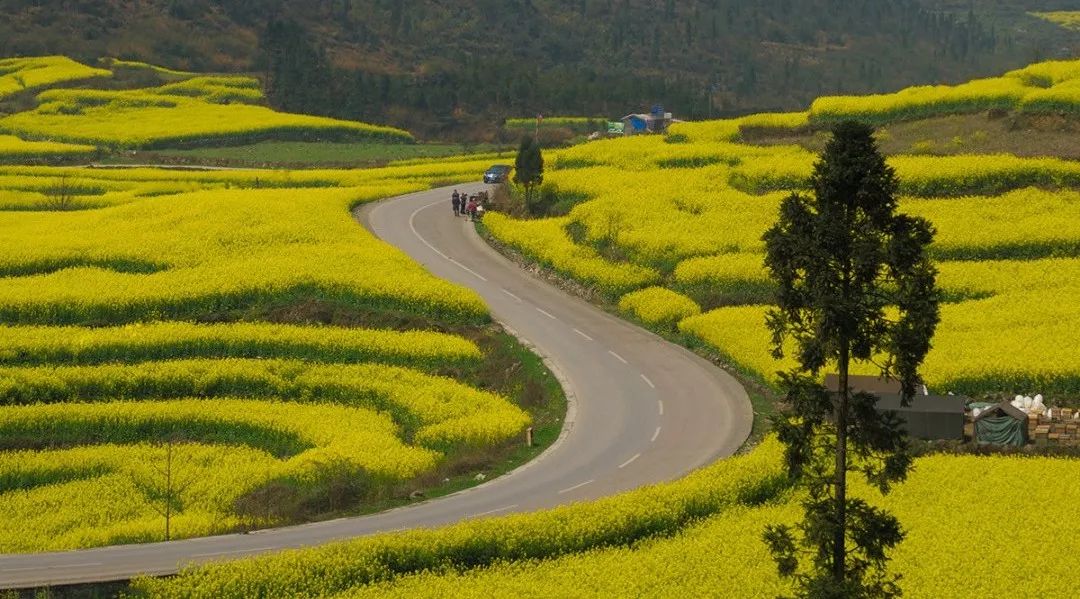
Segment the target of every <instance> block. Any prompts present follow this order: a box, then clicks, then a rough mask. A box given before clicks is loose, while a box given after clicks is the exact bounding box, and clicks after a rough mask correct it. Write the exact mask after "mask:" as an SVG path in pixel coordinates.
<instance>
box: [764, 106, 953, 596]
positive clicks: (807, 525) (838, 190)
mask: <svg viewBox="0 0 1080 599" xmlns="http://www.w3.org/2000/svg"><path fill="white" fill-rule="evenodd" d="M812 184H813V190H814V196H813V197H804V196H802V195H800V194H793V195H791V196H789V197H788V198H787V199H785V200H784V202H783V203H782V204H781V207H780V218H779V221H778V222H777V223H776V225H774V226H773V227H772V228H771V229H769V231H768V232H766V234H765V236H764V240H765V244H766V250H767V256H766V260H765V263H766V266H767V267H768V269H769V271H770V273H771V276H772V278H773V279H774V280H776V282H777V283H778V285H779V292H778V296H777V300H778V301H777V304H778V306H777V307H776V308H775V309H772V310H771V311H770V312H769V313H768V316H767V324H768V327H769V329H770V331H771V332H772V343H773V354H774V356H776V357H777V358H779V357H782V356H783V354H784V352H785V351H786V349H785V347H787V348H789V349H791V350H792V353H793V355H794V357H795V359H796V361H797V363H798V366H797V367H796V368H795V369H794V370H793V371H791V372H788V373H781V375H780V376H781V383H782V387H783V389H784V390H785V392H786V398H785V404H786V407H785V408H784V410H782V411H781V413H780V414H779V415H778V416H777V417H775V418H774V425H775V430H776V432H777V435H778V437H779V439H780V441H781V442H782V443H783V444H784V445H785V453H784V455H785V462H786V466H787V470H788V473H789V475H790V476H791V477H792V478H793V479H794V480H796V481H798V482H799V483H800V484H802V485H803V486H804V487H805V488H806V490H807V498H806V499H805V501H804V502H803V507H804V510H805V519H804V520H803V521H802V522H801V523H800V524H799V525H798V529H799V532H801V535H800V538H798V539H797V538H796V535H795V532H794V530H793V529H792V528H790V527H788V526H782V525H773V526H769V527H767V529H766V531H765V534H764V538H765V541H766V543H767V544H768V545H769V547H770V549H771V551H772V552H773V555H774V558H775V559H776V562H777V565H778V567H779V571H780V574H781V575H783V576H790V577H794V579H795V582H796V589H797V592H798V595H799V596H803V597H830V598H831V597H836V598H840V597H844V598H851V597H892V596H897V595H899V594H900V589H899V585H898V582H899V581H898V577H895V576H891V575H889V574H888V573H887V572H886V571H885V566H886V561H887V556H886V552H887V551H888V550H889V549H890V548H892V547H894V546H896V544H897V543H899V542H900V541H901V540H902V539H903V536H904V533H903V531H902V530H901V527H900V523H899V522H898V521H897V519H896V518H895V517H893V516H892V515H891V514H889V513H887V512H885V511H884V510H882V509H880V508H876V507H873V506H871V505H869V504H868V503H866V502H865V501H863V500H861V499H857V498H850V497H848V496H847V488H846V475H847V473H848V472H861V473H863V475H865V477H866V479H867V480H868V481H869V482H870V483H871V484H873V485H874V486H876V487H877V488H878V489H880V490H881V491H882V492H883V493H885V492H888V491H889V489H890V486H891V485H892V484H894V483H897V482H899V481H902V480H903V479H904V478H905V477H906V476H907V472H908V470H909V469H910V467H911V455H910V452H909V449H908V442H907V438H906V435H905V434H904V432H903V430H902V427H901V426H900V422H899V420H898V418H897V416H896V415H895V414H894V413H888V412H886V413H879V412H878V411H877V410H876V409H875V403H876V401H877V397H876V396H874V395H872V394H869V393H862V392H860V393H852V392H851V390H850V388H849V384H848V372H849V369H850V366H851V363H852V361H853V360H856V361H862V362H873V363H875V364H877V365H878V366H879V367H880V370H881V372H882V375H883V376H886V377H891V378H895V379H897V380H899V381H900V383H901V385H902V389H903V401H904V402H905V403H907V402H908V401H910V398H911V396H912V395H913V394H914V392H915V385H916V382H917V373H916V369H917V367H918V366H919V364H921V363H922V361H923V359H924V358H925V357H926V354H927V352H928V351H929V349H930V339H931V337H932V336H933V333H934V329H935V327H936V326H937V322H938V320H939V314H938V293H937V290H936V288H935V277H936V269H935V267H934V266H933V265H932V264H931V262H930V259H929V257H928V255H927V251H926V248H927V246H928V245H929V244H930V243H931V242H932V240H933V236H934V229H933V227H932V226H931V225H930V223H928V222H927V221H925V220H923V219H921V218H915V217H910V216H906V215H902V214H897V213H896V207H897V203H896V191H897V179H896V175H895V173H894V172H893V170H892V168H890V167H889V166H888V165H886V164H885V159H884V157H882V155H881V154H880V153H879V151H878V149H877V147H876V144H875V142H874V139H873V130H872V129H871V128H870V127H868V126H866V125H863V124H859V123H854V122H846V123H841V124H839V125H837V126H836V127H835V128H834V129H833V137H832V139H831V141H830V142H829V143H828V144H827V145H826V147H825V152H824V154H823V156H822V158H821V159H820V160H819V161H818V162H817V164H816V165H815V166H814V174H813V177H812ZM788 343H789V344H790V345H787V346H785V344H788ZM826 367H830V368H831V367H835V368H837V369H838V373H839V379H840V383H839V389H838V390H827V389H826V388H825V387H824V386H822V385H821V384H820V383H819V382H818V380H819V379H818V375H819V374H820V373H821V371H822V369H824V368H826ZM849 453H850V454H851V455H850V456H849ZM849 457H850V459H849ZM804 553H805V554H808V555H809V556H810V560H809V567H808V568H804V569H803V570H802V571H800V570H799V558H800V555H801V554H804Z"/></svg>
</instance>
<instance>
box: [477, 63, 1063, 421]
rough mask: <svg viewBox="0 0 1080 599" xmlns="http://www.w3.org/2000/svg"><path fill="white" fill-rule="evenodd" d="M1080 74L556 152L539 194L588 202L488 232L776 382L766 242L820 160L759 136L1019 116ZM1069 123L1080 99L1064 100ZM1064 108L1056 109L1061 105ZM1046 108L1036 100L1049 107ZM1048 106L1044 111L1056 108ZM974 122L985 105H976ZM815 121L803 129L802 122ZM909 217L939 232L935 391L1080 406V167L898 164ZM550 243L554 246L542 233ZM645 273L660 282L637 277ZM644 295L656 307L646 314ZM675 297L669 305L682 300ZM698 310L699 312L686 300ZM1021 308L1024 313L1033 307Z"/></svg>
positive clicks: (982, 83)
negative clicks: (547, 190)
mask: <svg viewBox="0 0 1080 599" xmlns="http://www.w3.org/2000/svg"><path fill="white" fill-rule="evenodd" d="M1078 82H1080V61H1054V62H1046V63H1039V64H1035V65H1031V66H1029V67H1026V68H1024V69H1019V70H1016V71H1013V72H1010V73H1007V74H1006V75H1004V76H1002V77H999V78H996V79H985V80H979V81H974V82H971V83H968V84H964V85H960V86H952V87H945V86H943V87H931V88H912V89H909V90H904V91H902V92H898V93H896V94H888V95H884V96H862V97H853V98H822V99H819V100H818V101H817V102H815V103H814V105H813V106H812V107H811V109H810V112H809V117H807V113H793V114H790V115H778V114H765V115H760V116H749V117H742V118H739V119H730V120H726V121H714V122H706V123H679V124H676V125H675V126H673V127H672V131H671V133H670V134H669V135H668V136H667V138H665V137H662V136H637V137H632V138H629V139H616V140H606V141H600V142H594V143H588V144H583V145H579V146H577V147H574V148H570V149H567V150H562V151H559V152H556V153H554V156H552V157H550V158H549V161H550V163H551V164H553V165H554V168H553V170H552V171H551V172H549V173H548V174H547V175H546V176H545V183H546V184H551V185H554V186H556V187H557V188H558V189H559V190H561V191H565V192H570V193H576V194H581V195H584V196H585V197H586V198H587V200H586V201H584V202H581V203H579V204H577V205H575V206H574V208H573V209H572V210H571V211H570V213H569V215H567V216H565V217H560V218H557V219H542V220H529V221H520V222H518V221H513V220H511V219H506V218H505V217H497V219H492V222H493V223H494V224H493V226H492V227H491V231H492V233H493V234H494V235H495V236H496V237H497V238H498V239H499V240H501V241H502V242H504V243H507V244H509V245H511V246H513V247H515V248H517V249H518V250H519V251H521V252H522V253H523V254H525V255H527V256H530V257H532V258H534V259H536V260H538V261H539V262H541V263H543V264H545V265H546V266H548V267H550V268H553V269H555V270H557V271H559V272H561V273H563V274H565V275H567V276H570V277H573V278H575V279H577V280H579V281H580V282H582V283H584V284H586V285H591V286H593V287H595V288H597V289H598V290H600V291H602V292H604V293H605V294H606V295H608V296H609V299H610V300H611V301H612V302H615V301H618V298H620V297H622V298H625V300H624V301H622V302H620V307H621V308H622V309H624V310H629V311H630V312H631V313H634V314H635V315H636V316H637V317H638V318H640V319H642V320H643V321H645V322H650V317H647V316H644V315H643V313H642V310H645V308H644V306H646V305H651V306H653V307H652V308H651V310H652V312H651V313H653V314H655V316H654V317H653V318H654V319H655V320H656V322H660V321H663V320H665V318H662V317H661V316H660V314H665V317H666V318H667V319H670V318H673V316H671V314H674V312H667V311H665V310H661V309H660V307H659V306H660V305H662V304H664V302H661V301H660V300H659V296H657V294H658V293H663V292H662V291H659V290H657V289H654V288H660V289H665V290H667V292H668V293H673V292H675V293H679V294H681V295H683V296H686V297H687V298H688V299H687V301H692V302H693V303H694V304H696V305H697V306H699V307H700V309H701V310H702V313H701V314H693V313H690V312H687V316H686V317H684V319H682V320H681V322H680V323H679V328H680V329H681V330H682V331H683V332H685V333H687V334H690V335H692V336H694V337H697V338H698V339H699V340H701V341H703V342H704V343H706V344H707V345H708V346H710V347H711V348H712V349H714V350H716V351H717V352H719V353H722V354H725V355H727V356H728V357H730V358H731V359H732V360H733V361H734V362H735V363H736V364H737V365H738V366H739V367H740V368H742V369H743V370H744V371H746V372H747V373H748V374H750V375H752V376H754V377H756V378H759V379H762V380H765V381H768V382H772V381H775V372H776V370H778V369H780V368H781V367H782V366H784V365H783V364H777V363H775V362H774V361H773V360H772V358H771V357H769V354H768V336H767V333H766V330H765V327H764V320H763V318H764V316H763V315H764V311H765V307H764V305H763V304H766V303H768V302H770V301H771V298H772V288H773V287H772V284H771V283H770V281H769V278H768V273H767V272H766V270H765V269H764V265H763V254H762V252H763V244H762V241H761V235H762V234H763V233H764V231H765V230H766V229H767V228H768V227H769V226H770V225H771V224H772V223H773V221H774V219H775V218H776V212H777V209H778V206H779V203H780V200H781V199H782V198H783V197H784V195H785V194H787V193H790V192H791V191H793V190H805V189H807V188H808V186H809V177H810V174H811V171H812V168H813V164H814V161H815V160H816V157H815V155H814V154H813V153H812V152H810V151H808V150H806V149H804V148H802V147H798V146H788V145H780V146H761V145H754V144H753V143H752V142H746V141H741V140H742V132H743V131H747V132H749V131H750V130H751V129H759V130H760V129H779V130H784V131H785V135H787V134H788V133H787V132H790V131H797V130H799V129H800V128H805V127H807V126H808V124H809V125H819V126H820V123H822V122H827V121H830V120H835V119H839V118H850V117H859V118H865V119H868V120H871V121H874V122H885V121H891V120H896V119H907V118H918V117H922V116H928V115H931V114H936V113H938V112H946V113H951V112H957V111H961V112H962V111H964V110H967V109H968V108H971V107H981V108H986V107H1001V108H1006V109H1012V110H1023V109H1024V107H1023V106H1024V105H1023V102H1024V101H1027V99H1030V101H1032V102H1034V101H1036V100H1038V99H1039V98H1042V97H1044V96H1045V97H1049V95H1054V94H1059V90H1075V89H1080V88H1075V85H1076V84H1077V83H1078ZM1054 97H1055V98H1058V99H1059V100H1060V101H1061V102H1063V103H1064V105H1065V106H1066V107H1065V108H1063V109H1062V110H1064V111H1072V110H1074V109H1075V108H1076V107H1078V106H1080V100H1077V99H1074V97H1073V96H1069V95H1067V94H1066V93H1065V92H1061V93H1060V95H1054ZM1059 100H1055V101H1059ZM1038 101H1042V100H1038ZM1047 101H1049V100H1047ZM981 108H980V109H981ZM808 119H809V120H808ZM888 162H889V164H890V165H891V166H892V167H893V168H894V169H895V170H896V173H897V175H898V177H899V179H900V188H901V193H902V194H903V196H902V197H901V201H900V207H901V210H902V211H905V212H909V213H912V214H917V215H920V216H924V217H926V218H928V219H929V220H930V221H931V222H933V223H934V225H935V226H936V227H937V230H938V234H937V242H936V243H935V245H934V246H933V247H932V248H931V252H932V254H933V255H934V256H935V257H936V258H937V259H938V260H939V262H940V268H941V271H942V274H941V277H940V280H939V282H940V286H941V287H942V289H943V292H944V299H945V305H944V306H943V321H942V323H941V325H940V327H939V329H938V333H937V335H936V337H935V339H934V349H933V351H932V352H931V353H930V355H929V357H928V359H927V362H926V364H925V367H924V368H923V372H922V374H923V375H924V377H925V378H926V380H927V382H928V383H929V384H930V386H931V387H933V388H936V389H938V390H940V391H949V390H951V391H956V392H966V393H975V394H982V393H1008V394H1013V393H1033V392H1042V393H1044V394H1047V395H1048V396H1050V397H1051V398H1053V399H1055V400H1056V401H1058V402H1063V403H1076V402H1080V353H1077V352H1075V351H1073V346H1074V345H1075V343H1073V340H1075V339H1076V338H1078V335H1080V329H1078V327H1080V313H1078V312H1077V308H1076V306H1077V305H1078V303H1077V302H1072V301H1067V300H1066V298H1071V297H1078V296H1080V288H1078V287H1077V284H1076V281H1077V280H1080V279H1078V277H1077V276H1076V274H1075V273H1074V272H1073V271H1074V270H1075V269H1076V261H1077V259H1078V258H1077V256H1078V255H1080V229H1078V228H1077V226H1076V224H1075V223H1076V222H1080V196H1078V195H1077V194H1078V191H1080V165H1078V164H1077V163H1076V162H1075V161H1072V160H1065V159H1060V158H1054V157H1034V158H1032V157H1018V156H1014V155H1010V154H993V155H955V156H941V157H938V156H922V155H894V156H890V157H889V158H888ZM541 231H542V232H543V233H542V234H541V233H540V232H541ZM633 269H648V271H649V272H650V273H651V274H650V276H648V277H642V279H641V280H634V279H633V278H626V277H625V276H624V273H627V272H633ZM646 299H647V300H648V301H646ZM671 301H674V300H671ZM687 305H689V304H687ZM1025 306H1026V307H1025Z"/></svg>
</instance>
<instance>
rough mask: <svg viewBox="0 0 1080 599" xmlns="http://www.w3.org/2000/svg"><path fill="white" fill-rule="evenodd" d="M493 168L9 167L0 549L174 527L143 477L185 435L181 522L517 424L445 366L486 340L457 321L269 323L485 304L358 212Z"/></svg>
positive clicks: (507, 434)
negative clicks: (390, 241) (305, 315)
mask: <svg viewBox="0 0 1080 599" xmlns="http://www.w3.org/2000/svg"><path fill="white" fill-rule="evenodd" d="M237 85H238V86H243V85H246V84H245V83H244V82H243V81H240V82H237ZM481 164H484V165H486V163H485V162H478V161H475V160H472V161H468V160H466V161H443V162H442V163H439V164H434V163H432V164H420V165H413V166H409V167H389V168H385V169H373V170H367V171H304V172H287V171H233V172H224V171H220V172H219V171H202V172H176V171H164V170H155V169H131V170H103V169H85V168H52V167H27V166H5V167H0V190H2V193H0V198H2V199H0V236H2V237H3V238H4V239H5V243H4V244H3V245H2V246H0V298H2V299H0V306H2V307H0V338H2V339H3V343H2V344H0V431H3V432H0V438H3V439H4V444H3V447H2V448H0V514H2V516H0V551H41V550H61V549H70V548H75V547H90V546H95V545H103V544H111V543H125V542H146V541H156V540H160V539H161V538H162V534H163V521H162V518H161V517H160V516H159V515H158V514H157V513H156V512H155V511H154V509H153V506H152V505H151V502H150V500H149V499H148V497H149V496H148V495H147V494H146V492H144V491H143V490H140V489H142V487H141V486H140V484H139V481H140V480H144V479H146V478H147V477H151V478H152V476H153V472H152V467H153V466H154V464H158V463H159V462H160V458H161V452H162V451H163V449H162V447H161V446H160V444H161V443H164V442H168V440H169V439H174V438H179V440H180V441H179V443H178V444H177V445H176V448H175V452H176V456H177V459H178V460H180V463H182V468H181V470H182V471H181V472H180V473H179V474H180V475H181V477H182V478H190V479H192V480H194V481H196V482H194V483H193V484H192V485H191V487H190V489H189V490H187V491H185V496H184V497H183V502H182V503H183V508H182V509H181V510H180V511H179V512H178V513H177V514H176V517H175V519H174V520H173V522H172V533H173V536H174V537H178V538H179V537H188V536H197V535H206V534H213V533H220V532H226V531H230V530H235V529H236V528H238V527H250V526H267V525H274V524H278V523H281V522H282V520H281V518H283V517H285V516H279V515H276V514H274V513H272V510H271V511H270V512H263V511H260V510H255V512H253V511H252V510H253V509H255V508H253V507H252V505H251V504H252V502H255V503H258V499H257V498H258V497H260V495H259V493H260V492H262V491H261V489H265V488H269V486H272V485H277V484H285V485H287V487H288V488H293V489H296V490H297V491H296V492H297V493H299V494H301V495H303V494H304V493H309V494H314V493H318V492H319V491H318V489H320V488H322V486H324V485H327V484H333V481H334V480H336V479H335V478H334V477H340V476H342V475H343V474H347V475H348V476H349V477H350V478H351V479H353V480H357V481H361V482H362V484H363V485H364V489H366V491H365V492H366V493H368V494H369V495H370V497H373V498H378V497H380V496H381V494H385V493H386V492H387V489H389V488H391V487H393V486H394V485H397V484H401V483H404V482H406V481H409V480H411V479H414V478H416V477H418V476H421V475H429V474H430V473H431V472H433V471H434V470H435V469H436V468H438V467H439V466H440V465H441V464H443V463H445V462H446V461H447V460H451V459H454V458H455V456H456V455H458V454H461V453H469V452H475V451H482V450H484V449H485V448H490V447H494V446H501V445H503V444H505V443H507V442H508V441H510V440H512V439H514V438H516V437H517V436H518V435H519V434H520V433H521V431H522V430H523V429H524V428H525V427H526V426H527V425H528V424H529V417H528V415H527V414H526V413H525V412H523V411H522V410H521V409H519V408H518V407H516V406H515V405H513V404H512V403H511V402H510V401H509V400H507V399H506V398H504V397H502V396H500V395H496V394H493V393H490V392H486V391H481V390H479V389H475V388H473V387H470V386H468V385H465V384H463V383H461V382H459V381H456V380H453V379H451V378H448V377H447V376H445V375H444V374H443V373H448V372H461V371H463V370H465V371H468V370H470V369H474V366H473V365H475V364H476V363H478V362H480V361H482V360H484V359H485V357H484V355H483V354H482V353H481V351H480V349H479V348H478V347H477V345H476V344H475V343H473V342H471V341H468V340H467V339H465V338H463V337H461V336H458V335H453V334H447V333H436V332H431V331H423V330H404V331H396V330H370V329H360V328H342V327H331V326H314V325H307V326H300V325H287V324H273V323H270V322H259V321H258V320H260V319H265V318H266V316H265V314H269V313H273V312H274V311H276V310H286V311H287V310H291V309H294V308H293V307H295V306H300V309H304V308H303V307H304V306H307V305H309V304H311V303H314V304H316V305H318V304H323V305H326V306H329V307H330V308H331V309H332V310H338V311H346V312H348V311H354V312H356V313H359V314H361V315H371V316H373V317H375V318H379V315H386V316H387V317H388V321H389V322H394V321H398V320H402V319H404V320H407V321H413V322H416V323H417V324H418V326H424V323H431V324H437V325H438V326H440V327H445V326H451V327H473V326H476V325H483V324H484V323H486V322H488V321H489V316H488V314H487V309H486V307H485V306H484V304H483V302H482V301H481V300H480V299H479V297H478V296H477V295H476V294H474V293H472V292H471V291H469V290H466V289H464V288H461V287H457V286H455V285H451V284H449V283H447V282H444V281H441V280H439V279H436V278H434V277H433V276H431V275H430V274H428V273H427V272H426V271H425V270H424V269H423V268H422V267H420V266H419V265H418V264H416V263H414V262H412V261H411V260H410V259H409V258H408V257H407V256H405V254H403V253H401V252H399V251H397V250H395V249H394V248H391V247H389V246H387V245H386V244H384V243H382V242H381V241H378V240H377V239H375V238H374V237H373V236H371V235H370V234H369V233H367V232H366V231H365V230H364V229H363V228H362V227H360V226H358V224H357V223H356V222H355V221H354V220H353V219H352V216H351V215H350V209H351V208H352V207H353V206H355V205H356V204H358V203H361V202H366V201H371V200H375V199H378V198H382V197H388V196H393V195H397V194H401V193H408V192H412V191H418V190H421V189H426V188H428V187H429V186H430V183H431V181H433V180H435V179H444V178H463V176H469V177H471V176H473V175H474V174H475V173H476V172H479V171H481V170H482V168H483V167H482V166H481ZM61 190H62V192H61ZM59 193H63V194H66V195H69V196H70V205H68V206H66V207H63V208H61V207H57V206H55V205H53V204H52V203H50V202H52V201H54V200H55V197H56V196H57V195H58V194H59ZM237 319H241V320H242V321H241V322H234V321H235V320H237ZM253 319H254V320H255V321H254V322H252V321H251V320H253ZM207 320H210V321H213V322H212V323H209V322H205V321H207ZM223 320H224V321H226V322H221V321H223ZM199 321H202V322H199ZM365 497H367V496H365ZM241 505H247V506H248V507H247V508H244V509H241V508H240V507H238V506H241ZM255 507H258V506H255ZM288 517H290V518H291V517H295V516H288ZM284 521H285V522H289V521H290V520H288V519H286V520H284Z"/></svg>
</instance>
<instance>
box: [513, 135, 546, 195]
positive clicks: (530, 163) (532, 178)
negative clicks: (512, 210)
mask: <svg viewBox="0 0 1080 599" xmlns="http://www.w3.org/2000/svg"><path fill="white" fill-rule="evenodd" d="M514 182H515V183H517V184H519V185H521V186H523V187H524V188H525V204H526V205H527V206H529V207H530V209H531V207H532V203H533V190H534V189H535V188H536V186H538V185H540V184H541V183H543V182H544V156H543V154H541V152H540V142H538V141H537V140H536V139H534V138H533V137H532V136H531V135H526V136H524V137H522V138H521V145H520V146H518V154H517V159H516V160H514Z"/></svg>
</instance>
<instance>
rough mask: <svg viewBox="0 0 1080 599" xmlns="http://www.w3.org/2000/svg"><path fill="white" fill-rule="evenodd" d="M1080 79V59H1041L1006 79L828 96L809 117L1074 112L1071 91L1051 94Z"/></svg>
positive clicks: (875, 120) (821, 121) (824, 120)
mask: <svg viewBox="0 0 1080 599" xmlns="http://www.w3.org/2000/svg"><path fill="white" fill-rule="evenodd" d="M1077 80H1080V60H1069V61H1048V62H1042V63H1036V64H1033V65H1030V66H1028V67H1025V68H1023V69H1019V70H1016V71H1012V72H1009V73H1006V74H1005V75H1004V76H1002V77H995V78H990V79H978V80H975V81H969V82H967V83H962V84H960V85H955V86H948V85H927V86H919V87H910V88H907V89H903V90H900V91H898V92H896V93H893V94H877V95H867V96H826V97H822V98H818V99H817V100H815V101H814V102H813V104H811V105H810V115H809V116H810V120H811V122H813V123H815V124H817V125H828V124H831V123H835V122H838V121H841V120H844V119H856V120H861V121H865V122H868V123H870V124H873V125H881V124H885V123H890V122H895V121H908V120H916V119H921V118H927V117H932V116H940V115H945V114H959V113H971V112H979V111H984V110H990V109H999V110H1015V109H1020V110H1022V111H1024V112H1044V111H1063V112H1072V113H1075V112H1077V111H1078V110H1080V106H1078V105H1077V104H1075V103H1073V102H1071V101H1070V99H1076V95H1075V91H1073V92H1072V93H1071V94H1065V93H1062V94H1055V95H1056V99H1055V100H1053V101H1048V100H1047V92H1048V91H1051V90H1056V89H1058V88H1060V87H1062V86H1066V88H1068V89H1071V90H1075V87H1073V86H1074V84H1075V83H1076V81H1077Z"/></svg>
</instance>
